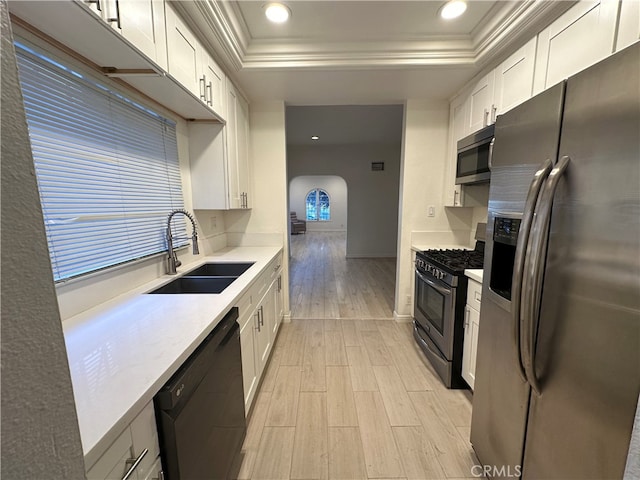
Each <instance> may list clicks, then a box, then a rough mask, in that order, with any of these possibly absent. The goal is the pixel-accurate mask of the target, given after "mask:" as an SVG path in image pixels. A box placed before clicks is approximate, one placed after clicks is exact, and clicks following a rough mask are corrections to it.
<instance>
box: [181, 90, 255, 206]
mask: <svg viewBox="0 0 640 480" xmlns="http://www.w3.org/2000/svg"><path fill="white" fill-rule="evenodd" d="M225 89H226V91H227V95H228V98H227V100H228V101H227V105H226V117H227V123H226V125H221V124H216V123H205V122H190V123H189V158H190V161H191V168H190V172H191V192H192V199H193V208H194V209H196V210H230V209H241V208H251V204H250V202H251V195H250V193H249V185H250V175H251V174H250V171H249V106H248V105H247V102H245V100H244V99H243V98H242V96H240V95H239V94H238V92H237V90H236V89H235V88H234V86H233V84H231V83H230V82H228V83H227V86H226V88H225Z"/></svg>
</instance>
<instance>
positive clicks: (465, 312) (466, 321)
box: [464, 307, 471, 329]
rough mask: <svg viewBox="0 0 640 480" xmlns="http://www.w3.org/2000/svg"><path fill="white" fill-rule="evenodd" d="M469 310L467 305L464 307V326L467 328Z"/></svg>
mask: <svg viewBox="0 0 640 480" xmlns="http://www.w3.org/2000/svg"><path fill="white" fill-rule="evenodd" d="M470 314H471V312H470V311H469V307H464V328H465V329H466V328H469V315H470Z"/></svg>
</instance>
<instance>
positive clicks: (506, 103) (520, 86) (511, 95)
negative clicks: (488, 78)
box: [491, 38, 537, 123]
mask: <svg viewBox="0 0 640 480" xmlns="http://www.w3.org/2000/svg"><path fill="white" fill-rule="evenodd" d="M536 42H537V39H536V38H532V39H531V40H529V41H528V42H527V43H526V44H525V45H524V46H523V47H521V48H519V49H518V50H517V51H516V52H515V53H514V54H513V55H511V56H510V57H509V58H507V59H506V60H505V61H504V62H502V63H501V64H500V65H499V66H498V67H497V68H496V69H495V70H494V72H495V79H494V81H495V84H494V92H493V104H492V110H491V113H492V119H491V120H492V122H491V123H493V122H495V121H496V116H497V115H500V114H501V113H504V112H507V111H509V110H511V109H512V108H513V107H515V106H517V105H519V104H521V103H522V102H524V101H525V100H528V99H529V98H531V95H532V92H533V73H534V64H535V57H536Z"/></svg>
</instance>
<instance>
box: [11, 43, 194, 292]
mask: <svg viewBox="0 0 640 480" xmlns="http://www.w3.org/2000/svg"><path fill="white" fill-rule="evenodd" d="M15 43H16V44H17V45H16V47H17V48H16V53H18V54H21V55H23V56H26V57H31V60H33V59H35V61H36V62H38V61H39V62H42V63H43V64H45V63H47V62H48V63H49V65H45V67H49V68H50V69H52V70H53V68H54V67H56V64H58V66H57V68H60V66H61V67H62V68H60V72H61V75H62V73H64V72H65V71H66V75H67V76H68V77H73V76H75V77H78V78H81V79H82V80H81V81H82V82H85V83H86V85H85V88H87V87H88V89H91V88H93V90H95V93H96V95H100V94H103V95H105V96H106V97H109V98H108V99H107V101H112V102H114V103H116V102H119V104H118V105H117V107H115V108H114V109H113V110H114V111H115V110H118V113H114V112H113V111H110V112H106V113H105V112H99V113H100V114H103V113H104V115H105V118H106V117H109V118H110V119H115V120H116V123H118V124H119V125H118V127H119V129H120V130H122V128H121V126H122V125H125V126H126V125H128V123H126V122H125V121H122V120H123V118H124V119H125V120H128V116H129V114H131V116H132V117H134V118H135V117H136V116H146V118H147V120H148V121H149V123H150V124H153V125H155V127H153V128H159V129H160V131H159V133H157V135H156V136H155V137H153V140H152V143H154V145H155V146H156V149H157V151H156V152H155V153H156V154H155V156H153V155H152V156H150V158H151V160H152V161H153V162H154V163H155V164H156V165H157V171H158V172H161V171H162V170H163V169H164V170H166V173H158V174H156V175H155V178H154V180H157V178H162V177H164V178H165V179H166V182H168V185H170V187H169V189H168V190H167V191H166V192H164V191H163V192H162V194H159V197H158V198H162V199H163V200H162V202H160V203H159V204H158V206H160V208H159V209H158V208H151V207H150V206H149V203H148V202H149V197H151V195H148V194H147V191H145V190H142V189H141V186H139V185H135V184H134V186H133V189H132V190H131V191H133V192H134V193H138V192H144V193H145V194H144V195H139V196H140V197H141V199H142V200H141V202H140V203H138V202H136V201H134V202H133V203H131V202H130V201H129V200H127V199H125V197H122V198H121V202H123V203H122V205H121V207H122V209H123V211H125V213H123V214H122V215H121V217H122V218H120V219H118V221H120V222H121V223H122V224H123V225H124V224H126V223H131V222H132V220H131V218H132V217H136V216H138V217H142V216H144V217H146V218H148V219H150V220H148V222H147V223H148V225H146V224H145V225H144V226H138V227H137V229H138V232H141V233H142V236H143V238H142V240H140V235H138V238H137V239H136V238H128V239H127V240H126V242H125V243H126V244H127V245H132V246H133V247H134V248H131V250H130V252H128V253H127V254H125V255H121V254H120V253H119V252H118V253H117V255H114V256H112V258H111V259H110V261H109V262H108V264H103V265H100V266H96V267H95V268H93V267H92V268H90V269H86V268H84V267H80V269H79V270H78V271H76V272H75V273H72V274H69V273H68V271H67V270H64V269H59V268H58V266H57V265H56V262H57V261H58V260H57V259H56V252H55V250H54V248H53V247H52V238H51V235H50V232H49V227H48V224H47V213H46V209H47V208H48V207H47V206H46V205H45V201H43V194H42V190H41V188H40V187H41V185H40V184H41V182H40V180H39V181H38V186H39V193H40V197H41V204H42V210H43V217H44V218H45V227H46V230H47V241H48V243H49V253H50V257H51V263H52V270H53V274H54V281H55V283H56V284H62V283H66V282H70V281H75V280H79V279H83V278H86V277H88V276H92V275H95V274H98V273H102V272H104V271H107V270H112V269H117V268H121V267H124V266H128V265H131V264H134V263H138V262H141V261H145V260H148V259H150V258H153V257H160V256H164V255H166V253H165V252H166V251H167V247H166V235H165V230H166V221H167V218H168V215H169V213H170V212H171V211H172V210H175V209H184V208H185V196H184V191H183V181H182V172H181V165H180V156H179V148H178V131H177V124H176V122H175V120H173V119H172V118H171V117H170V116H168V115H167V114H166V113H163V112H162V109H160V112H159V111H158V110H159V109H158V108H157V106H156V107H149V106H148V105H147V104H146V102H144V100H141V99H139V98H138V97H137V96H136V94H135V93H134V92H131V91H128V90H126V89H125V88H123V86H122V85H120V84H118V83H116V82H114V81H112V80H111V79H109V78H107V77H104V76H101V75H100V74H99V73H98V72H96V71H95V70H94V69H92V68H91V67H89V66H87V65H86V64H84V63H81V62H78V60H77V59H74V58H72V57H68V55H67V54H65V53H62V52H59V51H57V50H56V49H54V48H53V47H51V46H50V45H48V44H44V45H43V44H42V42H41V41H39V39H37V38H36V39H32V38H31V35H28V36H25V35H24V34H20V35H16V36H15ZM42 57H44V58H42ZM19 75H20V74H19ZM19 78H20V82H21V89H23V96H25V97H26V95H24V86H23V85H22V82H23V81H22V77H21V76H19ZM32 78H36V77H32ZM43 78H46V77H43ZM31 80H32V79H31ZM72 80H75V78H72ZM72 80H69V82H70V81H72ZM32 81H33V80H32ZM26 100H27V99H26V98H25V102H26ZM52 103H55V102H52ZM37 105H38V108H53V107H52V106H51V104H49V103H47V102H41V103H38V104H37ZM127 109H131V110H130V111H129V110H127ZM122 112H124V114H122ZM56 113H57V112H56ZM123 115H124V116H123ZM55 118H58V117H55ZM120 121H122V123H120ZM27 124H28V125H29V121H27ZM136 125H137V124H136ZM167 128H169V129H170V132H169V133H168V135H169V137H167ZM144 131H145V130H144V127H141V129H140V132H144ZM48 133H49V132H48ZM128 133H129V132H127V134H128ZM142 134H143V135H144V133H142ZM29 136H30V141H31V143H32V153H33V157H34V168H35V169H36V171H37V170H38V168H37V163H38V161H39V160H38V158H37V155H36V151H35V149H34V141H33V139H32V134H31V127H30V126H29ZM132 137H133V135H132ZM69 138H71V139H72V135H70V136H69ZM126 138H128V135H127V136H126V137H125V136H122V137H119V143H118V145H117V146H116V147H113V148H114V150H118V148H120V150H121V151H123V152H124V153H122V155H125V157H126V156H129V157H132V158H134V163H135V164H136V166H137V167H139V166H145V165H146V164H145V163H144V160H143V159H142V156H140V157H135V154H134V152H133V150H132V151H127V150H126V149H123V147H122V144H123V143H125V141H126ZM143 138H144V139H145V140H146V139H147V137H146V136H144V137H143ZM64 139H67V137H64ZM167 142H169V143H167ZM69 144H70V145H72V147H74V148H75V147H78V146H79V144H77V143H74V142H73V141H70V142H69ZM160 144H162V145H160ZM159 151H162V152H164V154H159V153H158V152H159ZM104 158H109V157H108V156H105V157H104ZM120 161H121V163H123V164H124V163H126V158H121V159H120ZM112 163H113V162H112ZM78 168H79V170H78V171H79V172H82V171H85V173H86V171H87V170H82V169H81V167H78ZM118 168H119V167H118ZM124 171H127V170H126V169H125V170H124ZM148 176H151V175H148ZM127 180H129V178H128V177H127ZM148 181H149V180H144V181H143V183H145V182H148ZM164 181H165V180H163V182H164ZM43 183H44V182H43ZM111 183H114V182H111ZM63 185H64V186H65V187H66V186H67V185H66V184H63ZM154 185H156V186H161V185H162V187H163V188H164V187H165V186H166V185H165V184H160V183H157V184H154ZM153 198H154V199H155V198H156V197H153ZM80 202H82V200H80ZM126 203H128V205H127V206H125V204H126ZM142 204H144V205H145V206H144V207H142ZM162 205H165V206H164V207H162ZM169 205H170V206H169ZM131 206H133V207H132V208H133V210H134V211H135V212H134V213H133V214H127V213H126V212H129V211H130V210H129V207H131ZM138 207H142V208H145V211H144V212H143V213H142V214H140V213H138V211H137V210H136V209H137V208H138ZM151 210H153V211H151ZM86 215H87V216H89V217H91V216H93V215H92V212H89V211H88V212H87V213H86ZM151 217H152V218H153V219H151ZM79 221H82V219H80V220H79ZM134 222H135V220H134ZM143 223H144V222H143ZM116 228H123V227H122V226H120V227H116ZM172 233H173V236H174V238H175V239H177V240H178V241H177V242H176V246H175V248H176V249H177V248H185V247H186V246H187V245H188V239H187V229H186V222H185V219H184V218H183V216H178V217H176V218H175V219H174V221H173V222H172ZM132 237H133V235H132ZM146 237H149V238H146ZM150 239H152V240H150ZM149 245H151V248H148V247H149ZM131 252H134V253H131ZM124 257H126V258H124ZM123 258H124V259H123ZM61 271H64V273H62V274H61V273H60V272H61Z"/></svg>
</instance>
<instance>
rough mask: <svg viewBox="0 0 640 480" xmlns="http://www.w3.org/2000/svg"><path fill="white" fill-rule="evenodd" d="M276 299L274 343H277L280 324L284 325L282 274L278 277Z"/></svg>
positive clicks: (272, 336)
mask: <svg viewBox="0 0 640 480" xmlns="http://www.w3.org/2000/svg"><path fill="white" fill-rule="evenodd" d="M275 299H276V318H275V322H274V325H273V335H271V338H272V341H275V338H276V333H278V328H279V327H280V323H282V317H284V291H283V290H282V274H280V275H278V278H277V279H276V289H275Z"/></svg>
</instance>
